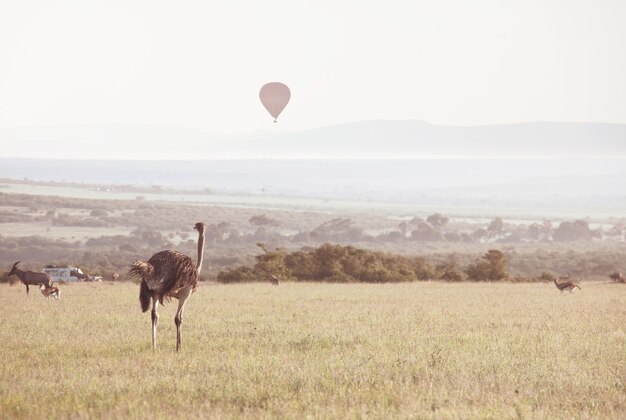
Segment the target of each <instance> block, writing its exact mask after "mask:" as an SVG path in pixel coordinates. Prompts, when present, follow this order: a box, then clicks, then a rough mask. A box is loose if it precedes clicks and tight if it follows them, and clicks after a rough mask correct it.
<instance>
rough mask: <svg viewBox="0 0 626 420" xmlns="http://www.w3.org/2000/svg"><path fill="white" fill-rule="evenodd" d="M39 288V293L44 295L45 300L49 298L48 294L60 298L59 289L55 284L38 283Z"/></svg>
mask: <svg viewBox="0 0 626 420" xmlns="http://www.w3.org/2000/svg"><path fill="white" fill-rule="evenodd" d="M39 290H41V294H42V295H44V296H45V297H46V301H48V300H49V299H50V296H52V297H54V298H55V299H58V300H61V289H59V288H58V287H55V286H48V285H46V284H44V283H42V284H41V285H39Z"/></svg>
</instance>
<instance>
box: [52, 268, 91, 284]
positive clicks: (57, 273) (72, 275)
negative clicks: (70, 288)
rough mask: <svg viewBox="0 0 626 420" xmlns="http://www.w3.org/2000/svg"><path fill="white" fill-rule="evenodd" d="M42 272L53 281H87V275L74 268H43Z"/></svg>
mask: <svg viewBox="0 0 626 420" xmlns="http://www.w3.org/2000/svg"><path fill="white" fill-rule="evenodd" d="M43 272H44V273H46V274H49V275H50V277H52V280H53V281H60V280H63V281H85V280H88V279H89V276H88V275H87V274H85V273H83V271H82V270H81V269H80V268H76V267H57V268H44V269H43Z"/></svg>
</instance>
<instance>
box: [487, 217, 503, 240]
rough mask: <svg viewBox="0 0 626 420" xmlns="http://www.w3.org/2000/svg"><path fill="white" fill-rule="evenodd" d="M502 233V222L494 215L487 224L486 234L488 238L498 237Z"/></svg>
mask: <svg viewBox="0 0 626 420" xmlns="http://www.w3.org/2000/svg"><path fill="white" fill-rule="evenodd" d="M503 234H504V222H503V221H502V219H501V218H500V217H496V218H495V219H493V220H492V221H491V223H489V226H487V236H488V238H489V239H498V238H499V237H501V236H502V235H503Z"/></svg>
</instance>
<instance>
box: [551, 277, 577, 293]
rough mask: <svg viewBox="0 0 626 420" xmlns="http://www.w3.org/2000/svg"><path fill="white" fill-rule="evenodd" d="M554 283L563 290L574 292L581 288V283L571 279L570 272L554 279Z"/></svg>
mask: <svg viewBox="0 0 626 420" xmlns="http://www.w3.org/2000/svg"><path fill="white" fill-rule="evenodd" d="M554 285H555V286H556V288H557V289H559V290H560V291H561V293H563V292H570V293H573V292H574V291H575V290H576V289H577V288H578V289H579V290H580V284H579V283H577V282H573V281H570V280H569V274H568V275H566V276H562V277H557V278H556V279H554Z"/></svg>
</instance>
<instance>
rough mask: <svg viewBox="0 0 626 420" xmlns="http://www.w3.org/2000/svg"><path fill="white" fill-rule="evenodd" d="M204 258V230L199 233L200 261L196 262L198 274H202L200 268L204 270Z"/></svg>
mask: <svg viewBox="0 0 626 420" xmlns="http://www.w3.org/2000/svg"><path fill="white" fill-rule="evenodd" d="M202 258H204V232H202V233H200V234H199V235H198V263H197V264H196V271H197V273H198V275H200V270H202Z"/></svg>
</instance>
